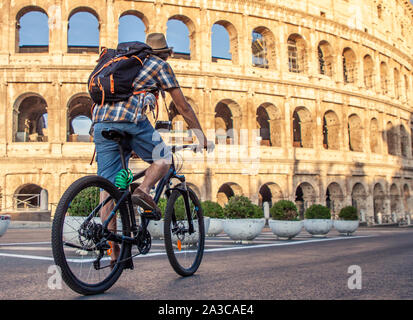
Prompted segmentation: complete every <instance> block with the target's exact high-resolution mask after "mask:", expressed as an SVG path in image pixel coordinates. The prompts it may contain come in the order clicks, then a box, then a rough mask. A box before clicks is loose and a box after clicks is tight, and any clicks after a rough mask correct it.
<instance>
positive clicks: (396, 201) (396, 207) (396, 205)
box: [390, 183, 402, 217]
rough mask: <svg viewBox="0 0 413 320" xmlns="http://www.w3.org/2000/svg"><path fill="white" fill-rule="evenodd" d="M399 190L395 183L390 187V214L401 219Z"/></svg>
mask: <svg viewBox="0 0 413 320" xmlns="http://www.w3.org/2000/svg"><path fill="white" fill-rule="evenodd" d="M401 204H402V202H401V197H400V192H399V188H398V187H397V185H396V184H395V183H393V184H392V185H391V186H390V213H391V214H392V215H393V214H396V216H397V217H399V216H400V215H401V213H402V208H401Z"/></svg>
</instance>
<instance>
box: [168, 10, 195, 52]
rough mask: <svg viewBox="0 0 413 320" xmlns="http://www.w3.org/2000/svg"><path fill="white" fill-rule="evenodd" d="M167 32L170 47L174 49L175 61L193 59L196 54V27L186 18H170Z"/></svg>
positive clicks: (178, 16)
mask: <svg viewBox="0 0 413 320" xmlns="http://www.w3.org/2000/svg"><path fill="white" fill-rule="evenodd" d="M166 26H167V30H166V38H167V42H168V46H170V47H173V55H172V58H174V59H185V60H190V59H193V57H194V54H195V48H196V46H195V39H196V37H195V25H194V23H193V22H192V21H191V19H189V18H188V17H186V16H182V15H176V16H173V17H171V18H169V20H168V22H167V24H166Z"/></svg>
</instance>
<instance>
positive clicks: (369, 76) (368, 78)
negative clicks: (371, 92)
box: [363, 54, 374, 89]
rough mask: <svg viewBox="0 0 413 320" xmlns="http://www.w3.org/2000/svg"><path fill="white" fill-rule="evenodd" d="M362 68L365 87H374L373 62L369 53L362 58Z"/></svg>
mask: <svg viewBox="0 0 413 320" xmlns="http://www.w3.org/2000/svg"><path fill="white" fill-rule="evenodd" d="M363 68H364V85H365V86H366V89H373V87H374V62H373V59H372V58H371V56H370V55H369V54H366V55H365V56H364V58H363Z"/></svg>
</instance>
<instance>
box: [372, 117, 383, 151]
mask: <svg viewBox="0 0 413 320" xmlns="http://www.w3.org/2000/svg"><path fill="white" fill-rule="evenodd" d="M379 138H380V131H379V122H378V121H377V119H376V118H373V119H371V121H370V150H371V152H373V153H380V152H381V148H380V140H379Z"/></svg>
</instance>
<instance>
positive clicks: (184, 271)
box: [164, 188, 205, 276]
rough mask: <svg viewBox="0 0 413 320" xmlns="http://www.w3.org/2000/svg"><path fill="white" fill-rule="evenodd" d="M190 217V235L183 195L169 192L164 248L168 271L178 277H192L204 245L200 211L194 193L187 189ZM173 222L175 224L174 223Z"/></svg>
mask: <svg viewBox="0 0 413 320" xmlns="http://www.w3.org/2000/svg"><path fill="white" fill-rule="evenodd" d="M188 192H189V203H190V214H191V217H192V220H193V226H194V231H195V232H193V233H192V234H191V233H190V232H189V224H188V217H187V215H186V213H185V205H184V198H183V195H182V194H181V193H180V192H179V191H176V190H175V191H173V192H172V194H171V196H170V197H169V199H168V203H167V207H166V212H165V223H164V233H165V248H166V252H167V255H168V259H169V262H170V263H171V266H172V268H173V269H174V270H175V272H177V273H178V274H179V275H181V276H189V275H192V274H194V273H195V272H196V271H197V269H198V267H199V265H200V264H201V261H202V256H203V252H204V243H205V229H204V219H203V215H202V208H201V205H200V203H199V200H198V198H197V197H196V195H195V193H194V192H193V191H192V190H190V189H189V188H188ZM175 220H176V222H175Z"/></svg>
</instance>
